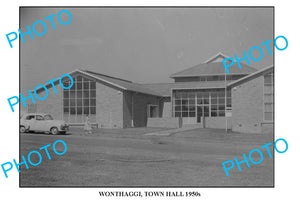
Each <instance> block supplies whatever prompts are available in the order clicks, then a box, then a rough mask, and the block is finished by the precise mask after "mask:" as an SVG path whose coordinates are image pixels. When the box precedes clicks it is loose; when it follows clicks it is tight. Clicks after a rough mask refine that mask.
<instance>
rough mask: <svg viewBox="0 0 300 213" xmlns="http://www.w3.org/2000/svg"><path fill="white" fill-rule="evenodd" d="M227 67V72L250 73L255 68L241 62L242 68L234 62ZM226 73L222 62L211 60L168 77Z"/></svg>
mask: <svg viewBox="0 0 300 213" xmlns="http://www.w3.org/2000/svg"><path fill="white" fill-rule="evenodd" d="M228 69H229V74H230V75H232V74H240V75H243V74H250V73H253V72H255V71H257V69H255V68H253V67H250V66H248V65H246V64H242V68H241V69H240V68H239V66H238V65H237V64H236V63H235V64H233V65H232V66H231V67H229V68H228ZM225 73H226V71H225V67H224V65H223V63H222V62H212V63H204V64H198V65H196V66H194V67H191V68H188V69H185V70H183V71H180V72H177V73H174V74H172V75H171V76H170V78H177V77H197V76H204V75H224V74H225Z"/></svg>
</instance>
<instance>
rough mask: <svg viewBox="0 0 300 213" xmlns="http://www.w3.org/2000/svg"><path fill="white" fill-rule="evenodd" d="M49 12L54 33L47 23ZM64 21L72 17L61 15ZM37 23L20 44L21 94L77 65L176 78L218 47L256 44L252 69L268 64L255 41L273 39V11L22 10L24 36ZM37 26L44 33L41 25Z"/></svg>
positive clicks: (151, 78) (147, 79)
mask: <svg viewBox="0 0 300 213" xmlns="http://www.w3.org/2000/svg"><path fill="white" fill-rule="evenodd" d="M63 9H66V10H68V11H69V12H70V13H71V14H72V21H71V22H70V24H68V25H62V24H60V23H59V21H58V19H57V14H58V13H59V11H61V10H63ZM52 14H56V15H55V16H54V17H53V21H54V24H55V26H56V29H55V30H54V29H53V27H52V25H51V23H50V21H49V20H44V18H45V17H48V16H50V15H52ZM61 19H62V21H63V22H67V21H68V20H69V17H68V15H67V14H66V13H62V15H61ZM38 20H43V21H44V22H45V24H46V25H47V31H46V33H45V34H44V35H42V36H37V35H35V34H33V35H34V39H31V38H30V36H29V35H24V39H25V43H23V42H22V41H21V42H20V44H21V45H20V47H21V48H20V75H21V91H27V90H28V89H30V90H33V89H34V88H35V87H36V86H37V85H40V84H45V82H47V81H49V80H52V79H54V78H59V77H60V76H61V75H62V74H65V73H69V72H71V71H73V70H75V69H78V68H80V69H85V70H91V71H94V72H99V73H103V74H106V75H111V76H115V77H119V78H124V79H127V80H131V81H133V82H137V83H163V82H173V80H172V79H170V78H169V76H170V75H171V74H173V73H175V72H179V71H182V70H184V69H187V68H189V67H192V66H195V65H197V64H200V63H202V62H204V61H206V60H207V59H209V58H211V57H212V56H214V55H215V54H217V53H218V52H222V53H224V54H225V55H227V56H230V57H233V56H234V55H237V56H239V57H240V58H242V57H243V51H245V52H246V53H248V51H249V49H250V48H251V47H253V46H259V47H261V48H262V50H263V52H264V56H263V58H262V59H261V60H260V61H258V62H253V61H250V62H251V66H253V67H254V68H257V69H261V68H264V67H266V66H269V65H272V64H273V56H270V55H269V53H268V51H267V48H266V47H265V46H261V45H260V44H261V43H263V42H265V41H268V40H270V39H274V38H273V36H274V35H273V9H272V8H185V9H183V8H134V9H133V8H21V10H20V21H21V22H20V30H21V31H22V32H23V33H24V32H26V31H27V29H26V25H29V27H30V28H31V29H32V25H33V23H34V22H36V21H38ZM36 31H37V32H40V33H41V32H43V27H42V25H41V24H37V25H36ZM257 54H258V52H256V51H254V52H253V56H254V57H255V56H256V55H257ZM258 57H259V56H258ZM258 57H257V58H258Z"/></svg>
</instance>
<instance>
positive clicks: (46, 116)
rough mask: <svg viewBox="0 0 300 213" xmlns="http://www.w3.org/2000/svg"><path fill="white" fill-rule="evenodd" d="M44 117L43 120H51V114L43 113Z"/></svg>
mask: <svg viewBox="0 0 300 213" xmlns="http://www.w3.org/2000/svg"><path fill="white" fill-rule="evenodd" d="M44 118H45V120H53V118H52V116H51V115H45V116H44Z"/></svg>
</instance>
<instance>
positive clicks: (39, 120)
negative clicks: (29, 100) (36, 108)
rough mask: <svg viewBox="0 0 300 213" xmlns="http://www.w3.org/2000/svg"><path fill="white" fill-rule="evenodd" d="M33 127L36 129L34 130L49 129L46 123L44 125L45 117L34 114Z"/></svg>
mask: <svg viewBox="0 0 300 213" xmlns="http://www.w3.org/2000/svg"><path fill="white" fill-rule="evenodd" d="M34 128H35V129H36V131H42V132H44V131H49V130H48V129H47V128H46V125H45V119H44V117H43V116H42V115H36V116H35V124H34Z"/></svg>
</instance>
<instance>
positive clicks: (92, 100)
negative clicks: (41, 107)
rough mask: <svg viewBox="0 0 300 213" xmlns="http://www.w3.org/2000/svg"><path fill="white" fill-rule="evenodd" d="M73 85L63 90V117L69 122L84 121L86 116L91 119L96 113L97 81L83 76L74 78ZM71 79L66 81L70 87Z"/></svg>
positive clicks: (66, 84) (65, 84)
mask: <svg viewBox="0 0 300 213" xmlns="http://www.w3.org/2000/svg"><path fill="white" fill-rule="evenodd" d="M73 80H74V82H73V86H72V87H71V88H70V89H66V90H63V116H64V117H63V119H64V120H65V121H66V122H68V123H84V122H85V117H86V116H90V117H91V121H94V120H95V115H96V82H95V81H91V80H89V79H87V78H84V77H82V76H77V77H74V78H73ZM70 83H71V82H70V81H65V82H64V83H63V84H64V86H66V87H68V86H69V85H70Z"/></svg>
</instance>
